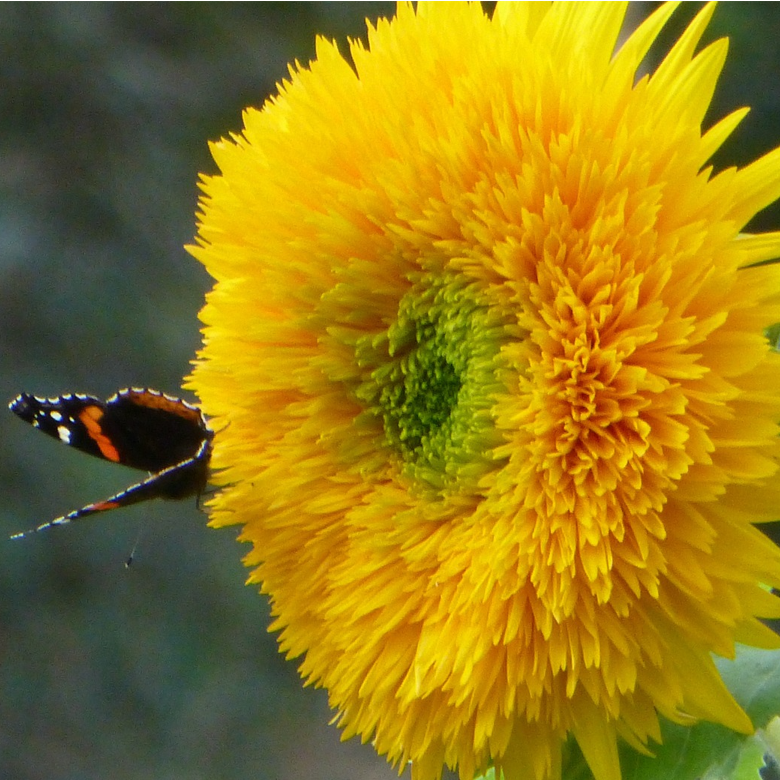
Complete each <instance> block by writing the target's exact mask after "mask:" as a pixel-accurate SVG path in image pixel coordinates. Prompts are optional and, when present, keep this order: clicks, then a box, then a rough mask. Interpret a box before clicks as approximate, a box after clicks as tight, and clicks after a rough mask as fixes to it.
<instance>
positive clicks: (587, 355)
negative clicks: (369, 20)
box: [190, 3, 780, 780]
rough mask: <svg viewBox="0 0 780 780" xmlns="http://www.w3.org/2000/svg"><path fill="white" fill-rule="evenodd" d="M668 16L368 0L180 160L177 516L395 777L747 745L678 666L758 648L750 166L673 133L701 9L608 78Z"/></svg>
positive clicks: (768, 598)
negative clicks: (570, 744) (253, 588)
mask: <svg viewBox="0 0 780 780" xmlns="http://www.w3.org/2000/svg"><path fill="white" fill-rule="evenodd" d="M672 11H673V7H671V6H663V7H661V8H660V9H659V10H658V11H656V12H655V13H654V14H653V15H652V16H650V17H649V18H648V19H647V20H646V21H645V22H644V23H643V24H642V25H641V26H640V27H639V28H638V29H637V30H636V31H635V32H634V33H633V34H632V35H631V36H630V37H629V38H628V39H627V40H626V41H625V43H623V44H622V45H621V46H620V47H619V49H618V50H617V52H616V53H615V49H616V41H617V38H618V34H619V32H620V29H621V25H622V23H623V16H624V13H625V6H623V5H619V4H612V3H593V4H582V5H580V4H573V5H566V4H562V5H557V4H553V5H552V6H548V5H541V4H529V5H526V4H505V5H504V4H499V6H498V8H497V9H496V11H495V13H494V14H493V15H492V17H491V16H489V15H487V14H485V13H484V11H483V10H482V8H481V7H480V6H479V5H476V4H474V5H467V4H454V5H447V4H442V5H440V4H436V3H431V4H426V3H420V5H419V7H418V8H417V9H416V10H414V9H413V8H412V7H411V6H409V5H405V4H402V5H400V6H399V8H398V12H397V16H396V18H395V19H393V20H392V21H387V20H380V21H379V22H377V24H376V26H369V31H368V44H367V46H364V45H363V44H361V43H360V42H357V41H355V42H352V43H351V51H350V53H351V57H352V62H353V63H354V65H352V64H350V63H349V62H348V61H347V60H345V58H344V57H342V56H341V55H340V54H339V52H338V49H337V47H336V46H335V44H333V43H329V42H327V41H325V40H319V41H318V43H317V57H316V60H315V61H314V62H313V63H311V64H310V66H308V67H302V66H300V65H296V66H295V67H294V68H291V71H290V78H289V80H288V81H286V82H284V83H283V84H282V85H280V87H279V93H278V95H277V96H275V97H273V98H272V99H270V100H269V101H268V102H267V103H266V104H265V105H264V106H263V107H262V109H261V110H256V109H248V110H247V111H246V112H245V114H244V129H243V131H242V132H241V133H240V134H238V135H234V136H232V137H231V138H230V139H225V140H222V141H220V142H218V143H215V144H213V146H212V150H213V155H214V158H215V160H216V162H217V164H218V166H219V169H220V175H217V176H210V177H203V180H202V188H203V196H202V200H201V204H200V208H201V211H200V222H199V233H198V238H197V246H195V247H193V248H191V251H192V253H193V254H194V255H195V257H196V258H197V259H198V260H200V261H201V262H202V263H203V264H204V265H205V266H206V268H207V270H208V271H209V273H210V274H211V275H212V276H213V277H214V279H215V285H214V288H213V290H212V291H211V292H210V293H209V295H208V298H207V302H206V306H205V308H204V309H203V312H202V320H203V323H204V346H203V349H202V351H201V353H200V355H199V359H198V361H197V363H196V365H195V369H194V373H193V376H192V378H191V380H190V385H191V387H192V388H194V389H195V391H196V392H197V394H198V395H199V397H200V399H201V401H202V404H203V409H204V410H205V412H206V413H207V414H208V415H209V416H210V417H211V418H212V423H213V425H214V428H215V429H216V431H217V432H216V436H215V439H214V454H213V464H212V465H213V467H214V469H215V477H214V479H215V483H216V484H217V485H218V486H221V488H222V489H221V491H220V492H219V493H218V495H217V496H216V497H215V498H214V499H213V500H212V502H211V523H212V524H213V525H215V526H223V525H227V524H240V525H241V526H243V528H242V533H241V538H242V539H243V540H244V541H246V542H248V543H249V544H251V545H252V549H251V552H250V553H249V554H248V555H247V558H246V563H247V565H248V566H249V567H251V568H252V574H251V577H250V581H251V582H253V583H258V584H260V586H261V589H262V591H263V592H264V593H267V594H268V595H269V596H270V599H271V603H272V607H273V613H274V615H275V623H274V629H276V630H277V631H278V632H279V642H280V645H281V649H282V651H283V652H284V653H286V654H287V656H289V657H290V658H298V659H301V665H300V671H301V674H302V676H303V677H304V678H305V679H306V681H307V682H309V683H311V684H315V685H318V686H324V687H325V688H326V689H327V690H328V692H329V696H330V702H331V705H332V706H333V707H334V709H336V710H337V712H338V715H337V717H336V720H337V722H338V723H339V724H340V726H341V727H342V728H343V733H344V737H345V738H346V737H350V736H352V735H360V737H361V738H362V739H363V740H364V741H366V740H372V741H373V743H374V745H375V747H376V749H377V750H378V751H379V752H380V753H381V754H386V755H387V756H388V758H389V759H390V760H391V761H392V762H394V763H395V764H396V765H399V766H401V765H403V764H405V763H406V762H409V761H411V764H412V777H413V778H415V779H416V780H435V779H436V778H438V777H439V776H440V774H441V772H442V768H443V766H444V765H447V766H449V767H452V768H457V770H458V772H459V774H460V777H461V778H463V780H471V778H472V777H473V776H474V774H475V773H476V772H482V771H484V770H485V769H486V768H487V767H489V766H491V765H492V766H495V767H496V769H498V770H502V771H503V773H504V776H505V777H506V778H507V780H527V779H528V778H531V779H532V780H544V779H547V778H558V777H559V776H560V772H561V745H562V743H563V741H564V740H566V738H567V736H568V735H573V737H574V739H576V741H577V743H578V744H579V746H580V748H581V749H582V752H583V754H584V756H585V759H586V760H587V762H588V764H589V765H590V767H591V769H592V771H593V773H594V775H595V777H596V778H597V779H598V780H618V778H619V777H620V767H619V761H618V754H617V741H618V737H620V738H622V739H625V740H627V741H628V742H629V743H630V744H631V745H633V746H634V747H636V748H637V749H638V750H641V751H647V750H648V747H647V746H648V745H652V742H651V741H657V740H659V739H660V730H659V720H658V716H659V714H660V715H663V716H664V717H665V718H668V719H671V720H672V721H674V722H677V723H683V724H688V723H694V722H695V721H696V720H698V719H705V720H710V721H714V722H717V723H721V724H724V725H725V726H727V727H729V728H731V729H734V730H737V731H741V732H750V731H751V729H752V725H751V722H750V720H749V718H748V717H747V715H746V714H745V713H744V712H743V710H742V709H740V707H739V706H738V705H737V704H736V702H735V701H734V699H733V698H732V696H731V695H730V694H729V692H728V690H727V689H726V687H725V685H724V684H723V682H722V681H721V679H720V677H719V675H718V672H717V669H716V667H715V665H714V663H713V660H712V653H715V654H718V655H721V656H726V657H731V656H733V654H734V646H735V642H742V643H746V644H750V645H753V646H757V647H777V646H778V644H779V643H778V637H777V636H776V635H774V634H773V633H772V632H770V631H769V630H768V629H767V628H765V627H764V625H763V624H762V623H761V622H759V620H758V618H759V617H777V616H780V602H779V601H778V599H777V598H775V597H774V596H773V595H771V594H770V593H769V591H768V586H774V587H778V586H780V551H778V549H777V548H776V547H775V546H774V545H773V544H772V543H771V542H770V541H769V540H768V539H767V538H766V537H765V536H764V535H763V534H762V533H761V532H760V531H759V530H758V529H757V528H756V527H755V524H757V523H761V522H766V521H770V520H773V519H775V518H776V516H777V514H778V507H780V488H779V487H778V479H777V476H776V472H777V469H778V455H780V441H779V440H778V436H777V433H778V431H777V421H778V420H780V394H778V392H777V388H780V356H779V355H778V354H776V353H775V352H773V351H772V350H771V348H770V346H769V344H768V343H767V340H766V339H765V337H764V336H763V329H764V328H765V327H766V326H768V325H769V324H771V323H773V322H777V321H780V270H779V269H778V267H777V266H773V265H765V266H762V267H756V268H751V269H749V270H746V269H745V268H744V266H747V265H751V264H755V263H760V262H761V261H766V260H768V259H771V258H775V257H777V256H780V234H764V235H746V234H743V233H741V231H742V229H743V227H744V226H745V224H746V223H747V222H748V220H749V219H750V218H751V217H752V216H753V215H754V214H755V213H756V212H757V211H759V210H761V209H762V208H764V207H765V206H766V205H768V204H769V203H770V202H772V201H773V200H774V199H775V198H777V197H778V196H780V150H776V151H774V152H772V153H770V154H768V155H767V156H765V157H763V158H762V159H760V160H758V161H757V162H755V163H753V164H751V165H748V166H747V167H745V168H743V169H741V170H737V169H728V170H724V171H722V172H720V173H717V174H715V173H714V172H713V170H712V168H711V167H706V166H707V161H708V159H709V158H710V157H711V156H712V154H713V153H714V152H715V151H716V150H717V149H718V148H719V146H720V145H721V144H722V143H723V141H724V140H725V139H726V138H727V137H728V136H729V134H730V133H731V132H732V131H733V130H734V129H735V128H736V127H737V125H738V124H739V122H740V120H741V119H742V118H743V116H744V115H745V113H746V111H737V112H735V113H733V114H731V115H729V116H727V117H726V118H725V119H723V120H722V121H719V122H717V123H716V124H715V125H713V126H712V127H710V128H709V129H707V130H706V132H702V129H701V124H702V119H703V117H704V114H705V112H706V110H707V108H708V105H709V103H710V99H711V96H712V93H713V90H714V87H715V84H716V81H717V78H718V75H719V73H720V70H721V68H722V66H723V64H724V61H725V56H726V48H727V45H726V41H724V40H720V41H717V42H715V43H713V44H711V45H709V46H707V47H706V48H704V49H703V50H701V51H699V52H698V53H697V51H696V49H697V44H698V42H699V39H700V37H701V35H702V33H703V32H704V30H705V28H706V26H707V23H708V21H709V19H710V16H711V13H712V7H710V6H707V7H706V8H704V9H703V10H702V11H701V12H700V13H699V14H698V16H697V17H696V18H695V20H694V21H693V22H692V23H691V24H690V26H689V27H688V29H687V30H686V31H685V32H684V34H683V35H682V37H681V38H680V39H679V41H678V42H677V43H676V44H675V45H674V47H673V48H672V49H671V50H670V51H669V53H668V54H667V55H666V57H665V58H664V59H663V61H662V62H661V64H660V65H659V67H658V68H657V69H656V70H655V72H654V73H652V75H646V76H642V77H641V78H637V76H636V72H637V69H638V68H639V66H640V64H641V63H642V60H643V58H644V56H645V54H646V53H647V51H648V48H649V47H650V45H651V44H652V42H653V41H654V39H655V38H656V37H657V35H658V33H659V32H660V30H661V29H662V27H663V25H664V24H665V22H666V21H667V19H668V18H669V16H670V15H671V13H672Z"/></svg>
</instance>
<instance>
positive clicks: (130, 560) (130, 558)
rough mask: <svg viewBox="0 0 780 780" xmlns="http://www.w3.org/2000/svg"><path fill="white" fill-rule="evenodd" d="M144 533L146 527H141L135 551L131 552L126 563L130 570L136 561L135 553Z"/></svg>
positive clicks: (134, 547)
mask: <svg viewBox="0 0 780 780" xmlns="http://www.w3.org/2000/svg"><path fill="white" fill-rule="evenodd" d="M143 533H144V527H143V525H141V527H140V528H139V529H138V536H136V537H135V543H134V544H133V549H132V550H130V555H128V556H127V560H126V561H125V568H126V569H129V568H130V567H131V566H132V565H133V561H134V560H135V551H136V550H137V549H138V543H139V542H140V541H141V537H142V536H143Z"/></svg>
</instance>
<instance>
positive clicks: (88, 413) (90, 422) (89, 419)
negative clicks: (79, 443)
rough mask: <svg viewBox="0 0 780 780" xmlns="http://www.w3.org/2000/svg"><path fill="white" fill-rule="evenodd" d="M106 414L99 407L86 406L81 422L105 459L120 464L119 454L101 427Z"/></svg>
mask: <svg viewBox="0 0 780 780" xmlns="http://www.w3.org/2000/svg"><path fill="white" fill-rule="evenodd" d="M104 414H105V413H104V411H103V410H102V409H101V408H100V407H99V406H85V407H84V408H83V409H82V410H81V413H80V414H79V420H81V422H82V423H84V427H85V428H86V429H87V432H88V433H89V435H90V437H91V438H92V441H94V442H95V444H97V446H98V447H99V448H100V452H101V454H102V455H103V457H104V458H106V460H113V461H114V463H119V453H118V452H117V450H116V447H114V445H113V444H112V443H111V440H110V439H109V438H108V437H107V436H106V435H105V434H104V433H103V429H102V427H101V425H100V419H101V417H103V415H104Z"/></svg>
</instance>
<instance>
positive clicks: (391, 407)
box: [356, 277, 509, 490]
mask: <svg viewBox="0 0 780 780" xmlns="http://www.w3.org/2000/svg"><path fill="white" fill-rule="evenodd" d="M474 288H475V285H473V284H470V283H469V282H468V281H467V280H465V279H464V278H463V277H455V278H446V277H444V278H442V277H439V278H437V279H436V280H435V281H433V282H429V283H428V284H425V283H423V282H419V283H418V284H416V285H415V286H414V287H413V288H412V289H411V290H410V291H409V292H408V293H407V294H406V295H405V296H404V297H403V298H402V300H401V302H400V304H399V307H398V315H397V318H396V320H395V322H393V324H392V325H391V326H390V327H389V328H388V329H387V330H386V331H385V332H383V333H381V334H379V335H374V336H370V337H369V336H366V337H363V338H361V339H359V340H358V342H357V344H356V359H357V362H358V364H359V365H360V366H361V368H362V369H363V370H364V371H365V370H366V369H369V372H368V375H367V376H368V378H367V380H366V381H364V382H362V384H361V385H360V386H359V388H358V390H357V397H358V399H359V400H360V401H361V403H362V404H363V405H364V408H365V409H366V413H367V414H369V415H370V416H373V417H375V418H379V419H380V420H381V422H382V427H383V430H384V436H385V441H386V445H387V446H388V447H389V448H391V449H392V450H393V451H395V452H396V453H397V454H398V455H399V456H400V458H401V460H402V462H403V470H404V472H405V473H406V475H407V476H408V477H410V478H411V479H412V480H413V481H414V482H417V483H418V484H421V485H425V486H428V487H434V488H436V489H443V488H445V487H452V488H457V489H458V490H461V489H464V488H467V487H468V485H467V484H466V483H468V484H471V485H472V486H474V485H475V480H477V479H478V477H479V476H480V475H481V474H483V473H484V472H485V471H487V470H492V469H494V468H496V466H497V463H496V460H495V458H494V456H493V450H494V449H495V448H496V447H498V446H499V445H500V444H501V443H503V438H502V436H501V435H500V433H499V432H498V431H497V430H496V429H495V426H494V419H493V414H492V410H493V408H494V405H495V401H496V398H497V396H498V394H500V393H502V392H506V388H505V386H504V384H503V382H502V381H501V369H502V360H501V346H502V344H503V343H505V342H506V341H507V339H508V338H509V336H508V332H509V329H508V328H507V327H506V322H505V318H504V317H503V316H502V315H501V313H500V312H499V311H498V310H497V309H496V307H494V306H493V307H491V306H489V305H488V303H487V302H486V301H485V300H484V298H485V296H484V295H483V294H481V293H480V292H479V291H478V290H476V289H474ZM363 375H364V376H366V374H365V373H364V374H363ZM464 480H465V481H464Z"/></svg>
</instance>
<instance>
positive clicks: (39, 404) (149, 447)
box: [9, 387, 214, 539]
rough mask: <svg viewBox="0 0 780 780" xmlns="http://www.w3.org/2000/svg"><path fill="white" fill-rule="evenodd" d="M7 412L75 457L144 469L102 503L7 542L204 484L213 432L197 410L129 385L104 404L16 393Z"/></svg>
mask: <svg viewBox="0 0 780 780" xmlns="http://www.w3.org/2000/svg"><path fill="white" fill-rule="evenodd" d="M9 408H10V409H11V411H12V412H14V414H17V415H18V416H19V417H21V418H22V419H23V420H25V421H26V422H28V423H31V424H32V425H33V426H34V427H35V428H37V429H38V430H40V431H43V432H44V433H46V434H48V435H49V436H53V437H54V438H55V439H59V440H60V441H61V442H64V443H65V444H69V445H70V446H71V447H75V448H76V449H79V450H81V451H82V452H87V453H89V454H90V455H95V456H96V457H98V458H105V460H110V461H113V462H114V463H121V464H122V465H123V466H130V468H134V469H141V470H143V471H148V472H151V475H150V476H149V477H148V478H147V479H145V480H143V481H142V482H138V483H137V484H135V485H132V486H130V487H129V488H127V489H126V490H123V491H122V492H121V493H117V494H116V495H115V496H111V498H107V499H106V500H105V501H98V502H97V503H95V504H88V505H87V506H85V507H82V508H81V509H77V510H75V511H74V512H71V513H70V514H67V515H63V516H62V517H58V518H56V519H54V520H51V521H50V522H48V523H44V524H43V525H39V526H38V527H37V528H34V529H32V530H31V531H26V532H23V533H18V534H14V535H13V536H12V537H11V538H12V539H19V538H21V537H23V536H26V535H27V534H28V533H34V532H35V531H43V530H45V529H47V528H50V527H51V526H54V525H64V524H65V523H70V522H72V521H73V520H78V519H80V518H82V517H87V516H89V515H93V514H96V513H97V512H107V511H108V510H109V509H117V508H118V507H121V506H129V505H130V504H136V503H138V502H140V501H148V500H149V499H152V498H167V499H181V498H186V497H187V496H193V495H200V494H201V493H202V492H203V490H204V489H205V487H206V483H207V481H208V470H209V460H210V458H211V442H212V439H213V438H214V432H213V431H212V430H211V428H209V426H208V423H207V421H206V418H205V417H204V416H203V413H202V412H201V410H200V409H199V408H198V407H197V406H193V405H192V404H189V403H187V402H186V401H182V400H181V399H179V398H172V397H171V396H169V395H165V394H164V393H160V392H158V391H157V390H147V389H140V388H135V387H132V388H127V389H125V390H120V391H119V392H118V393H115V394H114V395H112V396H111V398H109V399H108V400H106V401H101V400H100V399H99V398H93V397H92V396H89V395H81V394H69V395H61V396H59V397H57V398H38V396H35V395H30V394H29V393H22V394H21V395H19V396H17V397H16V398H14V400H13V401H11V403H10V404H9Z"/></svg>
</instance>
